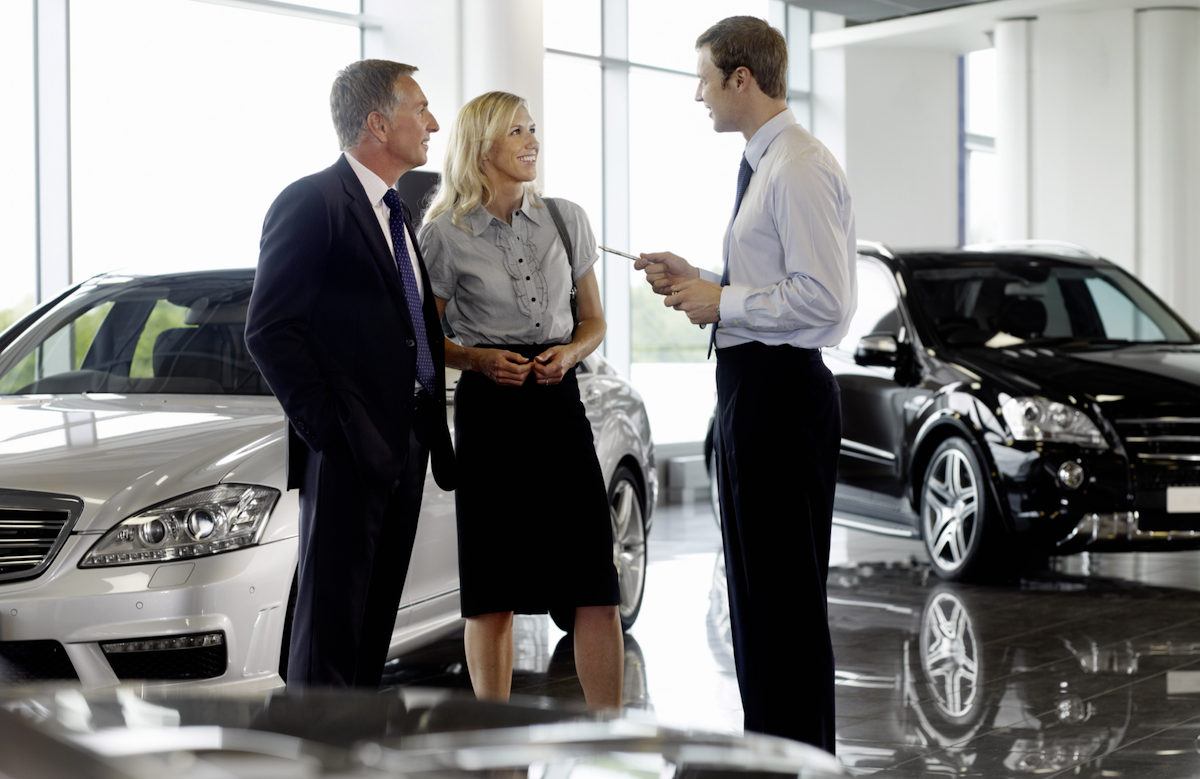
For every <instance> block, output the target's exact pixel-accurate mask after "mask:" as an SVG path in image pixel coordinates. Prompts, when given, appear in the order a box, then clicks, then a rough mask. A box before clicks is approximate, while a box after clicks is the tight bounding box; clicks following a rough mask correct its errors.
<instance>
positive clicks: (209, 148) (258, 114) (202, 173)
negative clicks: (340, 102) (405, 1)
mask: <svg viewBox="0 0 1200 779" xmlns="http://www.w3.org/2000/svg"><path fill="white" fill-rule="evenodd" d="M306 4H307V5H313V6H320V7H326V8H335V10H339V11H346V12H351V13H354V12H357V11H358V8H359V4H358V0H336V1H335V0H324V2H319V3H318V2H312V3H306ZM70 42H71V49H70V56H71V168H72V190H71V196H72V200H71V207H72V223H73V224H72V227H73V229H72V236H73V249H72V255H73V256H72V261H73V276H74V279H75V280H80V279H83V278H87V277H89V276H91V275H94V274H96V273H101V272H104V271H108V270H113V269H116V268H131V269H147V270H156V271H165V270H166V271H169V270H184V269H202V268H221V267H234V266H249V265H254V264H255V263H256V262H257V259H258V240H259V236H260V233H261V231H262V219H263V216H264V215H265V214H266V211H267V207H268V206H269V205H270V204H271V202H272V200H274V198H275V197H276V195H278V194H279V192H280V191H281V190H282V189H283V188H284V187H285V186H287V185H288V184H289V183H291V182H292V181H294V180H296V179H298V178H300V177H301V176H304V175H306V174H309V173H313V172H315V171H318V170H320V169H322V168H325V167H327V166H328V165H330V164H332V163H333V162H334V160H336V158H337V156H338V154H339V150H338V144H337V138H336V136H335V134H334V130H333V125H332V123H331V121H330V117H329V86H330V84H331V83H332V81H333V79H334V77H335V75H336V74H337V71H338V70H339V69H341V68H343V67H345V66H346V65H347V64H349V63H351V62H354V61H355V60H358V59H360V58H361V56H362V43H361V32H360V30H359V28H358V27H356V26H353V25H347V24H338V23H332V22H326V21H320V20H314V19H311V18H299V17H295V16H287V15H280V14H274V13H268V12H265V11H259V10H254V9H248V8H245V7H230V6H223V5H216V4H213V3H202V2H194V0H108V1H107V2H104V3H91V2H89V3H72V4H71V29H70Z"/></svg>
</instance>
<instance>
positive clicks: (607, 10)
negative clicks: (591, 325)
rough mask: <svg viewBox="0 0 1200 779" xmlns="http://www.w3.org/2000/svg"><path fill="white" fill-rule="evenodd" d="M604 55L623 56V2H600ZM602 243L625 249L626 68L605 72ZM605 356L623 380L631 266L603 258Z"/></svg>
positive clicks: (629, 350)
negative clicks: (619, 372)
mask: <svg viewBox="0 0 1200 779" xmlns="http://www.w3.org/2000/svg"><path fill="white" fill-rule="evenodd" d="M603 8H604V39H603V40H604V56H606V57H612V58H614V59H618V60H624V59H627V58H628V51H627V44H628V41H629V32H628V27H629V13H628V11H629V7H628V5H627V2H626V0H604V6H603ZM603 90H604V243H605V245H606V246H621V247H624V246H629V68H628V67H626V66H625V65H619V64H615V63H609V64H607V65H606V66H605V68H604V86H603ZM601 261H602V262H603V263H604V290H603V293H604V318H605V320H606V321H607V323H608V332H607V333H606V334H605V336H604V356H605V357H607V358H608V360H609V361H610V362H612V364H613V365H614V366H615V367H616V368H617V370H619V371H621V373H623V374H624V375H626V376H628V375H630V374H629V370H630V364H631V362H632V360H633V345H632V344H633V332H632V325H631V314H630V300H629V283H630V278H629V274H630V270H631V265H630V263H629V261H628V260H626V259H624V258H622V257H613V256H612V255H610V254H604V255H603V257H602V258H601Z"/></svg>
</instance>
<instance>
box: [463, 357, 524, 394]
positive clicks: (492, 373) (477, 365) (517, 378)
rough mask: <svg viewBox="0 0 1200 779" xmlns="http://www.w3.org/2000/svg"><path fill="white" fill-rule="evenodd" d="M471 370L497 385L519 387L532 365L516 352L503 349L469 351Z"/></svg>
mask: <svg viewBox="0 0 1200 779" xmlns="http://www.w3.org/2000/svg"><path fill="white" fill-rule="evenodd" d="M470 353H471V370H473V371H478V372H480V373H482V374H483V375H484V376H487V377H488V378H489V379H491V380H492V381H494V382H496V383H497V384H500V385H504V386H508V387H520V386H521V385H522V384H524V383H525V379H526V378H527V377H528V376H529V372H530V371H531V370H533V368H534V364H533V363H532V362H530V361H529V359H528V358H525V357H522V356H521V355H519V354H517V353H516V352H510V351H506V350H503V349H471V350H470Z"/></svg>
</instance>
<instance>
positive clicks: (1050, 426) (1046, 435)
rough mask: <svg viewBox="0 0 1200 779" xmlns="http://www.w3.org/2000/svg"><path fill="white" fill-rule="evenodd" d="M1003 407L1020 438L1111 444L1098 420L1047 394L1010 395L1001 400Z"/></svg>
mask: <svg viewBox="0 0 1200 779" xmlns="http://www.w3.org/2000/svg"><path fill="white" fill-rule="evenodd" d="M1000 411H1001V412H1002V413H1003V414H1004V421H1005V422H1007V423H1008V427H1009V429H1010V430H1012V434H1013V438H1015V439H1016V440H1018V441H1061V442H1064V443H1071V444H1079V445H1080V446H1094V447H1098V448H1102V449H1104V448H1108V442H1107V441H1105V440H1104V435H1103V434H1102V433H1101V432H1100V429H1099V428H1097V427H1096V423H1095V422H1093V421H1092V420H1091V419H1090V418H1089V417H1088V415H1087V414H1085V413H1083V412H1082V411H1080V410H1079V409H1077V408H1075V407H1073V406H1068V405H1067V404H1065V403H1058V402H1056V401H1053V400H1046V399H1045V398H1032V397H1023V398H1008V399H1007V400H1005V401H1003V402H1002V403H1001V404H1000Z"/></svg>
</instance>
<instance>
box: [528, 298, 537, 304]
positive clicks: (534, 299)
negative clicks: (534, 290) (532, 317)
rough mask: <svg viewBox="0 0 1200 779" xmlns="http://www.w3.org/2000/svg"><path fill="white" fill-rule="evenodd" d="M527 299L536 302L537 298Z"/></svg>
mask: <svg viewBox="0 0 1200 779" xmlns="http://www.w3.org/2000/svg"><path fill="white" fill-rule="evenodd" d="M529 301H530V302H531V303H536V302H537V298H530V299H529Z"/></svg>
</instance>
